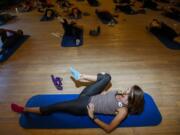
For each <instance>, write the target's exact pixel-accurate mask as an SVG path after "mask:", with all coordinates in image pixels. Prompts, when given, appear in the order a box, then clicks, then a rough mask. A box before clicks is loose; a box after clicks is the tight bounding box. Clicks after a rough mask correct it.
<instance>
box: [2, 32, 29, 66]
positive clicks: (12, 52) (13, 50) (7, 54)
mask: <svg viewBox="0 0 180 135" xmlns="http://www.w3.org/2000/svg"><path fill="white" fill-rule="evenodd" d="M29 37H30V36H28V35H24V36H22V37H20V38H19V40H18V41H17V42H16V43H15V44H14V46H13V47H12V48H10V49H8V51H7V52H6V53H5V54H2V55H0V62H4V61H6V60H7V59H8V58H9V57H10V56H11V55H13V54H14V53H15V52H16V50H17V49H18V48H19V47H20V46H21V45H22V44H23V43H24V42H25V41H26V40H27V39H28V38H29Z"/></svg>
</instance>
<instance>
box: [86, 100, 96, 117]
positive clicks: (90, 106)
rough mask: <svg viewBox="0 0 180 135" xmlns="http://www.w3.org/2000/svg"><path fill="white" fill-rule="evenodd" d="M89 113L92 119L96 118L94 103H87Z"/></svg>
mask: <svg viewBox="0 0 180 135" xmlns="http://www.w3.org/2000/svg"><path fill="white" fill-rule="evenodd" d="M87 110H88V115H89V117H90V118H91V119H93V118H94V104H92V103H90V104H89V105H87Z"/></svg>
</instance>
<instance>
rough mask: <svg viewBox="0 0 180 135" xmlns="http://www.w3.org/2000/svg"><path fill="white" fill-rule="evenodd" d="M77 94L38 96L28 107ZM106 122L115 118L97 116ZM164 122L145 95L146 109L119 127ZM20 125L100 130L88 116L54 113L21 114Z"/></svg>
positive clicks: (149, 98) (30, 101)
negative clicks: (45, 114)
mask: <svg viewBox="0 0 180 135" xmlns="http://www.w3.org/2000/svg"><path fill="white" fill-rule="evenodd" d="M77 97H78V95H77V94H69V95H68V94H67V95H60V94H58V95H37V96H34V97H32V98H31V99H30V100H29V101H28V102H27V104H26V106H29V107H33V106H44V105H50V104H53V103H56V102H61V101H67V100H70V99H74V98H77ZM97 117H98V118H99V119H101V120H103V121H104V122H107V123H109V122H110V121H111V120H112V119H113V118H114V116H111V115H109V116H104V115H97ZM161 120H162V117H161V114H160V112H159V110H158V108H157V106H156V104H155V102H154V101H153V99H152V97H151V96H150V95H148V94H145V108H144V112H143V113H142V114H140V115H129V116H128V117H127V118H126V119H125V120H124V121H123V122H122V123H121V124H120V125H119V127H141V126H155V125H158V124H160V122H161ZM19 122H20V125H21V126H22V127H23V128H41V129H47V128H48V129H50V128H98V126H97V125H96V124H95V123H94V122H93V121H92V120H90V119H89V117H88V116H74V115H71V114H66V113H60V112H58V113H53V114H51V115H47V116H41V115H35V114H30V113H29V114H21V117H20V121H19Z"/></svg>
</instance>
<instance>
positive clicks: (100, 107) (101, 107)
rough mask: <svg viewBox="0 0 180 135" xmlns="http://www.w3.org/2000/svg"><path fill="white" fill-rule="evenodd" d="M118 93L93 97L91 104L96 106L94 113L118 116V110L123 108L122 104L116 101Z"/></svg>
mask: <svg viewBox="0 0 180 135" xmlns="http://www.w3.org/2000/svg"><path fill="white" fill-rule="evenodd" d="M116 93H117V91H110V92H108V93H106V94H99V95H95V96H92V97H91V99H90V103H92V104H94V112H95V113H100V114H113V115H114V114H116V112H117V109H119V108H120V107H123V104H122V102H120V101H118V100H117V99H116Z"/></svg>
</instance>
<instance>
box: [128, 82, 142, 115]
mask: <svg viewBox="0 0 180 135" xmlns="http://www.w3.org/2000/svg"><path fill="white" fill-rule="evenodd" d="M144 102H145V101H144V92H143V90H142V89H141V88H140V87H139V86H137V85H134V86H132V87H131V91H130V94H129V96H128V113H129V114H140V113H141V112H143V110H144Z"/></svg>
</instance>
